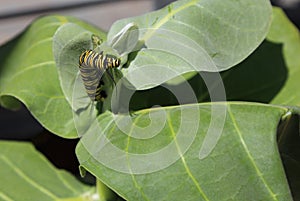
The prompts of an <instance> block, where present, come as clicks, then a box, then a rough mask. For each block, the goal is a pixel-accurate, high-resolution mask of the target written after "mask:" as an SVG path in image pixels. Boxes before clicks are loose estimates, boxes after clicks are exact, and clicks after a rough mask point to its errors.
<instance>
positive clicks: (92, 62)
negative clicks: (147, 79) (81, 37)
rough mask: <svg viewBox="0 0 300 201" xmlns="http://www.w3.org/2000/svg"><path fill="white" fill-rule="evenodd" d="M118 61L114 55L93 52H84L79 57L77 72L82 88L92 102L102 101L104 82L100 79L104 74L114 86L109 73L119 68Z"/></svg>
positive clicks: (104, 93)
mask: <svg viewBox="0 0 300 201" xmlns="http://www.w3.org/2000/svg"><path fill="white" fill-rule="evenodd" d="M120 63H121V61H120V59H118V58H117V57H116V56H114V55H110V54H104V53H103V51H101V52H100V53H98V52H95V51H93V50H86V51H84V52H83V53H82V54H81V55H80V57H79V70H80V74H81V78H82V80H83V84H84V87H85V89H86V92H87V94H88V96H89V97H90V98H91V99H92V100H93V101H104V99H105V98H106V97H107V93H106V91H105V90H103V86H104V84H105V83H104V82H103V80H102V79H101V77H102V75H103V74H104V72H107V74H108V75H109V77H110V78H111V80H112V81H113V83H114V84H116V83H115V80H114V77H113V75H112V74H111V72H110V71H109V70H110V69H112V68H116V67H118V66H120Z"/></svg>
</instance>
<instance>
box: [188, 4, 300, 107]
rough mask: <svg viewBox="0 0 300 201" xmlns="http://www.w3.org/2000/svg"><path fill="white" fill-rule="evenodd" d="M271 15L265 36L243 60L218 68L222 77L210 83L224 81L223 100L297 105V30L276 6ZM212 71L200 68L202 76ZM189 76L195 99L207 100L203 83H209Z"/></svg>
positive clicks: (299, 46) (299, 43)
mask: <svg viewBox="0 0 300 201" xmlns="http://www.w3.org/2000/svg"><path fill="white" fill-rule="evenodd" d="M273 16H274V17H273V18H274V20H273V22H272V25H271V29H270V31H269V33H268V36H267V38H266V40H264V42H263V43H262V44H261V45H260V46H259V47H258V48H257V49H256V50H255V51H254V52H253V53H252V54H251V55H250V56H249V57H248V58H246V59H245V60H244V61H243V62H241V63H239V64H238V65H236V66H235V67H233V68H231V69H229V70H226V71H224V72H221V77H222V80H216V81H215V83H213V84H212V85H213V86H218V85H220V84H223V85H224V87H225V91H226V99H227V100H229V101H232V100H235V101H236V100H238V101H254V102H263V103H270V102H271V103H274V104H285V105H299V103H298V102H299V100H300V97H299V96H300V92H299V90H297V87H298V85H299V84H298V77H299V76H300V75H298V74H299V69H300V60H299V57H298V56H297V55H299V54H300V37H299V31H298V30H297V29H296V28H295V27H294V25H292V24H291V22H290V21H289V20H288V19H287V18H286V16H285V15H284V14H283V12H282V11H281V10H280V9H278V8H274V9H273ZM214 74H216V73H212V72H204V73H202V74H201V76H202V78H205V77H207V76H212V75H214ZM193 80H194V81H197V85H198V90H200V91H202V93H200V94H199V95H197V97H198V99H199V101H209V95H210V94H209V93H208V92H207V90H206V89H205V87H210V86H208V85H206V84H205V83H204V82H203V79H201V77H200V76H198V77H194V78H193ZM195 89H196V87H195ZM297 101H298V102H297Z"/></svg>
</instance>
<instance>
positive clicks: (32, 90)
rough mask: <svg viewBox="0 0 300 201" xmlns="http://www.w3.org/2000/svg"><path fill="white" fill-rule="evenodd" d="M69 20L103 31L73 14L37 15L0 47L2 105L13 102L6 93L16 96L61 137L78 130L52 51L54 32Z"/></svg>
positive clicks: (75, 133) (75, 135) (69, 136)
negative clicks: (34, 19)
mask: <svg viewBox="0 0 300 201" xmlns="http://www.w3.org/2000/svg"><path fill="white" fill-rule="evenodd" d="M68 22H73V23H76V24H78V25H79V26H82V27H84V28H85V29H87V30H90V31H91V32H95V33H97V34H98V35H103V32H101V31H99V30H98V29H96V28H94V27H92V26H91V25H88V24H86V23H84V22H82V21H79V20H77V19H75V18H72V17H64V16H47V17H42V18H39V19H37V20H36V21H34V22H33V23H32V24H31V25H30V26H29V27H28V28H27V29H26V30H25V31H24V32H23V33H22V34H20V35H19V36H18V37H17V38H15V39H14V40H12V41H11V42H9V43H7V44H6V45H4V46H3V47H1V49H0V55H1V68H0V101H1V105H3V106H6V107H9V105H11V106H15V104H13V105H12V104H11V103H12V100H13V99H12V98H9V97H14V98H17V99H18V100H20V101H21V102H23V103H24V104H25V105H26V106H27V108H28V109H29V110H30V112H31V113H32V114H33V116H34V117H35V118H36V119H38V121H39V122H40V123H41V124H42V125H43V126H44V127H45V128H47V129H48V130H50V131H51V132H53V133H55V134H57V135H60V136H62V137H65V138H74V137H77V132H76V130H75V126H74V123H73V114H72V111H71V107H70V104H68V102H67V100H66V97H65V95H64V94H63V92H62V90H61V87H60V83H59V79H58V73H57V69H56V65H55V61H54V58H53V53H52V40H53V35H54V33H55V32H56V30H57V29H58V28H59V27H60V26H62V25H63V24H65V23H68ZM77 63H78V62H77ZM77 63H76V64H74V65H75V66H74V68H77V66H76V65H77ZM68 70H71V69H68Z"/></svg>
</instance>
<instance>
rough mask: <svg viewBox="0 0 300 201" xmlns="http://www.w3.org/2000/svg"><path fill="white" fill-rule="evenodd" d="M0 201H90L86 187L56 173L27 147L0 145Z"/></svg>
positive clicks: (14, 144)
mask: <svg viewBox="0 0 300 201" xmlns="http://www.w3.org/2000/svg"><path fill="white" fill-rule="evenodd" d="M0 178H1V182H0V200H7V201H8V200H22V201H25V200H30V201H34V200H39V201H40V200H43V201H47V200H68V199H69V200H71V199H72V200H78V201H79V200H82V201H83V200H91V198H92V196H93V193H94V191H95V189H94V188H91V187H88V186H86V185H84V184H82V183H80V182H79V181H78V180H76V179H75V178H74V177H73V176H72V175H71V174H69V173H67V172H66V171H64V170H58V169H56V168H55V167H54V166H53V165H52V164H51V163H49V162H48V161H47V159H46V158H45V157H44V156H43V155H41V154H39V153H38V152H37V151H36V150H35V149H34V147H33V146H32V145H31V144H29V143H24V142H22V143H21V142H11V141H0Z"/></svg>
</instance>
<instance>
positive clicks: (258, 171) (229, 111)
mask: <svg viewBox="0 0 300 201" xmlns="http://www.w3.org/2000/svg"><path fill="white" fill-rule="evenodd" d="M227 111H228V114H229V116H230V119H231V121H232V124H233V126H234V129H235V131H236V133H237V134H238V137H239V139H240V142H241V144H242V146H243V148H244V150H245V152H246V155H247V157H248V158H249V161H250V163H251V165H252V166H253V168H254V170H255V172H256V174H257V176H258V177H259V179H260V180H261V181H262V183H263V185H264V186H265V187H266V189H267V191H268V192H269V193H270V195H271V197H272V198H273V200H276V201H279V200H278V199H277V196H276V194H275V193H274V192H273V191H272V190H271V188H270V186H269V185H268V183H267V181H266V180H265V178H264V177H263V173H262V172H261V171H260V169H259V168H258V166H257V165H256V163H255V160H254V158H253V156H252V155H251V153H250V150H249V149H248V146H247V144H246V142H245V140H244V138H243V135H242V132H241V130H240V128H239V126H238V124H237V122H236V120H235V118H234V116H233V113H232V111H231V108H230V105H228V109H227Z"/></svg>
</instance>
